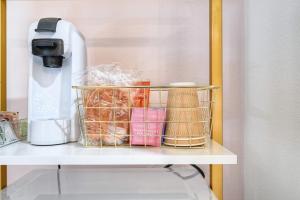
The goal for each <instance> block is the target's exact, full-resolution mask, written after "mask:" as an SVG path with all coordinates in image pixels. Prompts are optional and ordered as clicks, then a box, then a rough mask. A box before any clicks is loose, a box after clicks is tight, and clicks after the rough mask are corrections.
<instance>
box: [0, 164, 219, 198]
mask: <svg viewBox="0 0 300 200" xmlns="http://www.w3.org/2000/svg"><path fill="white" fill-rule="evenodd" d="M0 194H1V195H0V197H1V199H2V200H79V199H89V200H96V199H97V200H98V199H105V200H121V199H122V200H141V199H149V200H150V199H151V200H198V199H199V200H216V198H215V196H214V195H213V193H212V192H211V190H210V188H209V187H208V185H207V183H206V181H205V180H204V179H203V178H202V176H201V175H200V174H199V172H197V171H196V170H194V169H192V168H187V167H172V168H170V169H164V168H130V169H124V168H123V169H122V168H114V169H107V168H106V169H62V170H60V172H59V173H58V172H57V170H36V171H33V172H31V173H29V174H27V175H25V176H24V177H22V178H21V179H19V180H18V181H16V182H15V183H14V184H12V185H10V186H8V187H7V188H6V189H4V190H3V191H2V192H1V193H0Z"/></svg>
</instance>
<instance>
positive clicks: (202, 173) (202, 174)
mask: <svg viewBox="0 0 300 200" xmlns="http://www.w3.org/2000/svg"><path fill="white" fill-rule="evenodd" d="M172 166H173V165H172V164H168V165H165V166H164V168H167V169H168V168H170V167H172ZM190 166H192V167H193V168H194V169H196V170H197V172H199V174H201V176H202V177H203V178H205V173H204V172H203V170H202V169H201V168H200V167H198V166H197V165H194V164H192V165H190Z"/></svg>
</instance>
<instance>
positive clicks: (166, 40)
mask: <svg viewBox="0 0 300 200" xmlns="http://www.w3.org/2000/svg"><path fill="white" fill-rule="evenodd" d="M83 2H84V3H83ZM49 16H56V17H62V18H64V19H66V20H69V21H71V22H73V23H74V24H75V25H76V26H77V27H78V29H79V30H80V31H81V32H82V33H83V34H84V35H85V37H86V40H87V47H88V65H89V66H93V65H98V64H103V63H111V62H119V63H121V65H122V66H124V68H135V69H140V70H142V71H144V75H145V76H146V77H147V78H150V79H151V81H152V82H153V83H157V84H166V83H169V82H172V81H196V82H198V83H204V84H206V83H208V78H209V76H208V69H209V54H208V53H209V52H208V50H209V49H208V47H209V42H208V41H209V35H208V0H205V1H204V0H203V1H202V0H201V1H200V0H85V1H82V0H59V1H51V0H48V1H47V0H39V1H37V0H32V1H27V0H14V1H8V72H7V73H8V108H9V110H14V111H20V112H21V114H22V115H23V116H26V113H27V109H26V107H27V106H26V105H27V100H26V99H27V71H28V51H27V29H28V26H29V24H30V23H31V22H32V21H34V20H38V19H39V18H41V17H49ZM242 20H243V18H242V3H241V1H239V0H224V95H225V96H224V111H225V112H224V117H225V121H224V142H225V145H226V146H227V147H229V148H230V149H231V150H233V151H234V152H235V153H238V154H240V153H241V149H242V148H241V144H242V143H241V142H242V135H241V132H242V131H241V130H242V123H241V122H242V118H241V116H242V103H241V102H242V101H241V99H242V94H241V89H242V84H241V75H242V68H241V64H242V54H241V52H242ZM241 161H242V159H240V162H241ZM30 170H32V167H31V166H27V167H23V166H9V174H8V175H9V177H8V178H9V182H12V181H14V180H16V179H17V178H19V177H20V176H21V175H22V174H24V173H26V172H27V171H30ZM224 178H225V179H224V183H225V191H224V195H225V200H226V199H227V200H240V199H242V194H243V191H242V190H243V187H242V176H241V165H238V166H226V167H225V175H224Z"/></svg>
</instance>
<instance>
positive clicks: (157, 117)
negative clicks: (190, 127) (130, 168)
mask: <svg viewBox="0 0 300 200" xmlns="http://www.w3.org/2000/svg"><path fill="white" fill-rule="evenodd" d="M165 119H166V109H165V108H146V109H144V108H133V109H132V114H131V124H130V132H131V139H130V143H131V145H146V146H154V147H159V146H160V145H161V138H162V137H161V136H162V134H163V129H164V124H165V122H164V121H165Z"/></svg>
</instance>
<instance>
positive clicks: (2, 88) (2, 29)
mask: <svg viewBox="0 0 300 200" xmlns="http://www.w3.org/2000/svg"><path fill="white" fill-rule="evenodd" d="M0 17H1V18H0V43H1V48H0V108H1V110H6V0H1V2H0ZM6 185H7V166H4V165H3V166H0V190H1V189H3V188H5V187H6Z"/></svg>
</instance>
